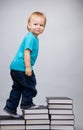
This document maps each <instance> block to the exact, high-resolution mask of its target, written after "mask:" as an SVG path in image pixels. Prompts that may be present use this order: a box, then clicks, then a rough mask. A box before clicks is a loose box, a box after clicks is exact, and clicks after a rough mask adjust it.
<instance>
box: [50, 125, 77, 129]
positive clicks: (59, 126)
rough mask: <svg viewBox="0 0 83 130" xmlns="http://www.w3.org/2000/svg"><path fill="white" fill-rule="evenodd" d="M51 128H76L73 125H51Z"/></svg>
mask: <svg viewBox="0 0 83 130" xmlns="http://www.w3.org/2000/svg"><path fill="white" fill-rule="evenodd" d="M51 130H75V128H74V126H72V125H51Z"/></svg>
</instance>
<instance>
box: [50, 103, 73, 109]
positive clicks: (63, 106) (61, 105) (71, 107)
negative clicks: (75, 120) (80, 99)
mask: <svg viewBox="0 0 83 130" xmlns="http://www.w3.org/2000/svg"><path fill="white" fill-rule="evenodd" d="M48 108H49V109H52V108H53V109H73V105H72V104H48Z"/></svg>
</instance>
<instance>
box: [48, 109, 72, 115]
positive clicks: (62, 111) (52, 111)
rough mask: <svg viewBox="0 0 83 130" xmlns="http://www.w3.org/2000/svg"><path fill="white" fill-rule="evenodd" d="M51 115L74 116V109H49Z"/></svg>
mask: <svg viewBox="0 0 83 130" xmlns="http://www.w3.org/2000/svg"><path fill="white" fill-rule="evenodd" d="M49 114H73V110H72V109H49Z"/></svg>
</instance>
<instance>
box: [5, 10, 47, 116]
mask: <svg viewBox="0 0 83 130" xmlns="http://www.w3.org/2000/svg"><path fill="white" fill-rule="evenodd" d="M45 25H46V16H45V15H44V14H43V13H42V12H33V13H32V14H31V15H30V16H29V18H28V23H27V29H28V31H29V32H28V33H27V35H26V36H25V37H24V39H23V41H22V43H21V46H20V47H19V49H18V51H17V53H16V56H15V57H14V59H13V61H12V63H11V64H10V75H11V78H12V80H13V85H12V90H11V92H10V95H9V98H8V99H7V101H6V105H5V107H4V111H5V112H6V113H8V114H9V115H11V116H12V117H16V118H18V117H19V116H20V115H18V114H17V107H18V105H19V101H20V99H21V103H20V108H21V109H28V108H31V107H35V104H34V103H33V97H35V96H36V94H37V90H36V77H35V74H34V71H33V66H34V64H35V61H36V59H37V56H38V49H39V39H38V36H39V35H40V34H41V33H43V31H44V29H45Z"/></svg>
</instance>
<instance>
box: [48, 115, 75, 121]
mask: <svg viewBox="0 0 83 130" xmlns="http://www.w3.org/2000/svg"><path fill="white" fill-rule="evenodd" d="M52 119H66V120H67V119H71V120H74V119H75V116H74V114H65V115H64V114H54V115H51V120H52Z"/></svg>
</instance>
